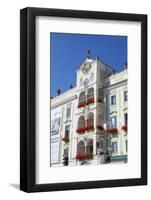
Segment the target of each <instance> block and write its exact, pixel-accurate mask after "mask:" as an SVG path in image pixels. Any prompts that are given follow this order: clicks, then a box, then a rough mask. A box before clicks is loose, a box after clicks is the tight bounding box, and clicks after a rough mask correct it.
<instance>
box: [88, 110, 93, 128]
mask: <svg viewBox="0 0 151 200" xmlns="http://www.w3.org/2000/svg"><path fill="white" fill-rule="evenodd" d="M89 126H91V127H94V114H93V112H90V113H89V114H88V117H87V127H89Z"/></svg>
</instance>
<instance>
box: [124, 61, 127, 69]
mask: <svg viewBox="0 0 151 200" xmlns="http://www.w3.org/2000/svg"><path fill="white" fill-rule="evenodd" d="M123 66H124V69H127V61H126V62H125V63H124V65H123Z"/></svg>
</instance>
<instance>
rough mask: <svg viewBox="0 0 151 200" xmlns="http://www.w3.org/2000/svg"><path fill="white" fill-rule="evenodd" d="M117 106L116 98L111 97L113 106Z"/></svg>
mask: <svg viewBox="0 0 151 200" xmlns="http://www.w3.org/2000/svg"><path fill="white" fill-rule="evenodd" d="M115 104H116V96H115V95H113V96H111V105H115Z"/></svg>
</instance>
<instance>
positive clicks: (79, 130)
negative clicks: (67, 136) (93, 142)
mask: <svg viewBox="0 0 151 200" xmlns="http://www.w3.org/2000/svg"><path fill="white" fill-rule="evenodd" d="M76 132H77V133H84V132H85V128H78V129H77V130H76Z"/></svg>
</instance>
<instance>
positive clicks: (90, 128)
mask: <svg viewBox="0 0 151 200" xmlns="http://www.w3.org/2000/svg"><path fill="white" fill-rule="evenodd" d="M93 129H94V126H93V125H88V126H87V127H85V130H86V131H90V130H93Z"/></svg>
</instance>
